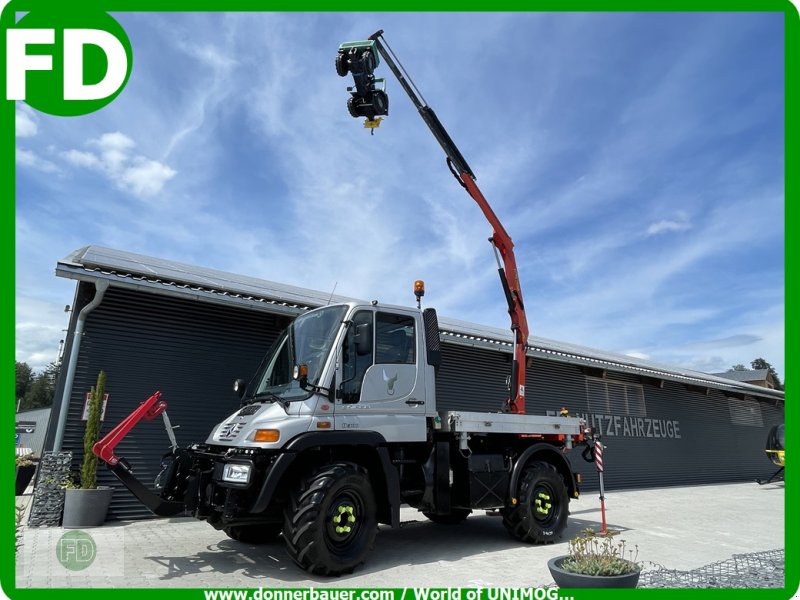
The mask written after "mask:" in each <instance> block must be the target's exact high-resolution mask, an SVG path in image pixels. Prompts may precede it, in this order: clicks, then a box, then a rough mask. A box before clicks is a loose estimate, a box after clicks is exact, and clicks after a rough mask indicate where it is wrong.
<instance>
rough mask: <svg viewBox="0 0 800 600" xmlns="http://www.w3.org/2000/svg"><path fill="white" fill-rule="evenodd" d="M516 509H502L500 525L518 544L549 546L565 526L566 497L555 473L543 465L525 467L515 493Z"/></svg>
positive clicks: (547, 465) (557, 474) (560, 480)
mask: <svg viewBox="0 0 800 600" xmlns="http://www.w3.org/2000/svg"><path fill="white" fill-rule="evenodd" d="M517 500H518V502H517V505H516V506H514V507H513V508H506V509H503V525H505V528H506V529H507V530H508V532H509V533H510V534H511V535H512V536H513V537H515V538H517V539H518V540H520V541H522V542H526V543H528V544H549V543H552V542H554V541H556V540H557V539H558V538H560V537H561V534H562V533H563V532H564V529H565V528H566V526H567V516H568V514H569V495H568V494H567V486H566V485H565V484H564V480H563V478H562V477H561V475H560V474H559V473H558V471H556V469H555V468H554V467H553V466H552V465H550V464H548V463H545V462H534V463H532V464H530V465H528V466H526V467H525V470H524V471H523V472H522V476H521V477H520V480H519V487H518V489H517Z"/></svg>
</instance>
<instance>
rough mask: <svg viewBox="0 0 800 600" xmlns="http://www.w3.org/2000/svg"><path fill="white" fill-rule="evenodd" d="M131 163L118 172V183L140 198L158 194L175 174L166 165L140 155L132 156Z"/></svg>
mask: <svg viewBox="0 0 800 600" xmlns="http://www.w3.org/2000/svg"><path fill="white" fill-rule="evenodd" d="M132 163H133V164H132V165H131V166H129V167H127V168H126V169H124V170H123V171H122V173H120V175H119V179H118V184H119V186H120V187H122V188H123V189H125V190H127V191H129V192H131V193H132V194H133V195H135V196H139V197H141V198H145V197H149V196H155V195H156V194H158V193H159V192H160V191H161V188H163V187H164V184H165V183H166V182H167V181H169V180H170V179H172V178H173V177H175V174H176V171H175V170H174V169H171V168H170V167H168V166H167V165H164V164H162V163H160V162H158V161H155V160H149V159H147V158H144V157H142V156H137V157H136V158H134V159H133V161H132Z"/></svg>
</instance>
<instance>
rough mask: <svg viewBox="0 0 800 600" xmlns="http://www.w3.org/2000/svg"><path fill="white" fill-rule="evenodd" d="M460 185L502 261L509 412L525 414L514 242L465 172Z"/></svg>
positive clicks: (522, 318) (523, 320) (524, 342)
mask: <svg viewBox="0 0 800 600" xmlns="http://www.w3.org/2000/svg"><path fill="white" fill-rule="evenodd" d="M460 179H461V182H462V183H463V184H464V187H465V188H466V190H467V192H468V193H469V195H470V196H472V199H473V200H475V202H476V203H477V204H478V206H479V207H480V209H481V211H482V212H483V215H484V216H485V217H486V219H487V220H488V221H489V223H490V224H491V226H492V228H493V230H494V231H493V233H492V237H490V238H489V241H490V242H491V244H492V246H493V247H494V249H495V257H497V253H499V254H500V259H502V266H501V265H500V260H499V259H498V261H497V267H498V268H497V271H498V273H499V275H500V282H501V283H502V285H503V291H504V292H505V295H506V302H507V303H508V314H509V316H510V317H511V331H512V332H513V333H514V360H513V362H512V368H511V386H510V392H511V393H510V397H509V400H508V409H509V411H510V412H514V413H518V414H524V413H525V364H526V349H527V346H528V334H529V331H528V318H527V316H526V315H525V303H524V302H523V301H522V287H521V286H520V283H519V271H518V270H517V259H516V257H515V256H514V242H513V241H511V236H510V235H508V232H507V231H506V230H505V227H503V224H502V223H501V222H500V219H498V218H497V215H496V214H495V212H494V210H492V207H491V206H490V205H489V202H488V201H487V200H486V198H485V197H484V195H483V193H482V192H481V190H480V189H479V188H478V185H477V184H476V183H475V180H474V179H473V177H472V176H471V175H470V174H469V173H467V172H466V171H465V172H462V173H461V174H460Z"/></svg>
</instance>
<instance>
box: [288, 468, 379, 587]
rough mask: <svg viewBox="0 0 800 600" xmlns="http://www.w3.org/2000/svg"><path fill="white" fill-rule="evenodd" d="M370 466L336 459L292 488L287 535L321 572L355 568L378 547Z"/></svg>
mask: <svg viewBox="0 0 800 600" xmlns="http://www.w3.org/2000/svg"><path fill="white" fill-rule="evenodd" d="M376 513H377V510H376V505H375V494H374V492H373V491H372V484H371V483H370V480H369V476H368V475H367V473H366V471H365V470H364V469H363V468H362V467H360V466H358V465H355V464H353V463H336V464H332V465H327V466H325V467H322V468H320V469H317V470H316V471H314V472H313V473H312V474H311V475H309V476H308V477H306V478H305V479H303V480H302V481H301V482H300V484H299V485H298V487H297V488H296V489H295V490H294V492H293V493H292V495H291V497H290V500H289V504H288V506H287V507H286V511H285V520H284V525H283V538H284V541H285V542H286V549H287V551H288V552H289V556H291V557H292V560H294V562H296V563H297V564H298V565H299V566H300V567H301V568H303V569H305V570H306V571H308V572H310V573H314V574H316V575H341V574H342V573H352V571H353V569H354V568H356V567H357V566H358V565H360V564H361V563H363V562H364V560H365V559H366V558H367V554H368V553H369V551H370V550H371V549H372V543H373V542H374V541H375V533H376V532H377V528H378V520H377V514H376Z"/></svg>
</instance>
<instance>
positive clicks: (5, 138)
mask: <svg viewBox="0 0 800 600" xmlns="http://www.w3.org/2000/svg"><path fill="white" fill-rule="evenodd" d="M87 4H88V3H87ZM91 5H92V8H94V9H101V10H104V11H107V12H171V11H175V12H184V11H186V12H236V11H280V10H284V11H303V12H306V11H309V10H320V11H335V10H339V9H340V7H339V6H337V5H336V4H334V3H333V2H330V0H328V1H326V2H320V1H317V2H308V3H307V4H306V5H303V6H300V7H299V6H298V5H297V3H296V2H286V1H283V2H272V3H270V2H266V1H264V0H261V1H252V0H250V1H248V0H228V1H227V2H226V1H223V0H193V1H192V2H188V1H185V0H184V1H180V0H104V1H103V0H101V1H99V2H96V3H95V2H93V3H91ZM395 6H398V5H395ZM483 6H485V4H484V3H479V2H475V1H474V0H473V1H472V2H468V3H462V4H459V5H456V4H452V3H450V2H442V1H441V0H440V1H439V2H434V3H431V2H423V1H421V0H406V1H405V2H403V4H402V9H401V10H403V11H434V10H454V9H456V10H475V11H479V10H485V8H482V7H483ZM48 7H53V8H54V9H55V8H60V9H61V10H63V7H64V4H63V3H62V2H55V1H52V0H49V1H48V0H45V1H38V2H37V1H36V0H12V1H11V2H9V3H8V4H7V5H6V6H5V7H4V8H3V10H2V15H0V31H2V33H3V43H2V44H0V81H2V89H3V95H2V98H1V99H0V190H2V195H1V196H0V198H2V203H0V249H2V252H3V256H5V257H6V259H5V260H6V263H5V264H6V267H5V271H6V272H7V273H9V274H12V275H13V274H14V269H15V267H14V265H15V256H16V253H15V212H16V211H15V201H16V194H15V192H16V182H15V176H16V173H15V145H16V142H15V137H14V118H15V117H14V115H15V112H14V102H12V101H9V100H6V99H5V80H6V53H5V31H6V29H7V28H8V27H10V26H12V25H13V24H14V14H15V13H16V12H26V11H31V10H34V9H36V10H43V9H44V10H46V9H47V8H48ZM504 10H505V11H515V10H517V11H519V10H526V11H532V10H536V11H555V12H579V11H586V12H600V11H603V12H782V13H784V18H785V38H784V39H785V64H784V73H785V79H784V82H785V100H784V114H785V130H784V132H785V160H784V169H785V224H792V225H794V224H796V223H797V222H798V219H797V213H798V206H797V201H798V191H797V190H798V179H800V176H798V172H797V171H793V170H792V169H790V168H788V165H792V164H794V165H798V164H800V157H798V122H799V121H800V108H798V107H800V16H799V15H798V10H797V8H796V7H795V6H794V5H793V4H792V3H791V2H790V1H789V0H729V1H725V0H697V1H695V0H652V1H649V2H648V1H645V0H605V2H598V1H597V0H594V1H593V0H561V1H559V0H540V1H538V2H535V3H522V2H519V1H518V0H517V1H510V2H509V1H506V2H501V3H500V4H495V5H494V6H493V8H492V11H504ZM134 50H135V49H134ZM790 108H794V109H795V110H790ZM790 134H791V135H790ZM790 198H791V199H792V200H793V202H790V201H789V199H790ZM784 227H785V230H786V231H788V227H786V225H785V226H784ZM784 237H785V244H786V246H785V258H786V264H788V258H789V257H790V256H796V254H795V252H797V251H798V250H800V248H798V246H800V241H798V238H793V237H792V236H786V235H785V236H784ZM785 281H786V299H785V305H786V306H787V307H797V306H798V304H797V302H798V301H800V295H799V294H798V293H797V287H796V286H797V281H796V278H795V277H794V276H793V274H792V273H791V272H790V271H789V270H788V269H787V270H786V279H785ZM15 289H16V286H15V285H14V286H5V287H4V288H2V292H0V294H2V296H0V307H2V320H0V340H2V341H0V364H5V365H8V366H7V367H6V368H2V369H0V389H6V390H11V389H12V387H13V385H14V383H13V382H14V379H15V377H14V375H13V371H12V369H11V363H12V357H13V355H14V354H15V352H14V350H15V348H14V343H13V341H14V340H15V314H16V311H15ZM785 331H786V332H800V324H799V323H798V311H797V310H796V308H795V309H792V310H788V311H787V312H786V322H785ZM785 344H786V359H787V360H786V373H787V374H786V375H785V378H786V379H787V381H786V389H787V395H788V396H791V394H792V393H793V392H792V390H793V389H795V388H794V385H795V381H794V376H793V375H792V372H794V371H796V369H797V356H798V345H800V336H798V335H797V333H795V334H794V335H789V336H786V342H785ZM799 410H800V409H798V407H797V406H795V405H794V404H793V403H792V402H789V403H788V404H787V406H786V418H785V421H786V422H792V423H797V422H798V412H799ZM13 411H14V406H13V402H7V403H6V406H5V407H3V408H1V409H0V419H2V421H1V422H2V427H3V429H6V428H7V427H8V424H10V423H14V412H13ZM5 439H7V440H8V441H7V442H3V443H2V444H0V445H1V446H2V447H7V446H8V447H10V445H11V441H10V440H11V437H10V436H7V437H6V438H5ZM790 439H791V440H792V441H790V443H789V445H790V446H791V445H792V443H794V442H793V440H794V439H796V437H795V435H794V434H791V435H790ZM10 453H11V449H10V448H9V454H10ZM9 464H10V463H9ZM7 468H8V467H5V466H4V467H3V471H2V472H3V475H2V477H3V480H4V481H9V480H10V476H8V475H7V474H6V473H7V471H6V469H7ZM793 468H794V467H792V466H790V467H789V468H788V469H787V470H786V473H787V475H786V498H787V501H786V502H785V505H786V507H787V509H788V508H789V507H790V506H791V507H797V506H798V505H800V494H799V493H798V488H800V480H798V479H796V478H795V477H794V476H793V473H794V471H793ZM5 487H7V488H8V489H10V488H11V487H13V486H10V485H8V486H5ZM789 500H791V501H789ZM12 502H14V501H13V500H11V501H10V500H8V499H7V498H3V499H0V506H2V513H3V514H5V515H6V517H5V518H0V543H3V544H11V540H12V539H13V538H14V526H13V525H14V520H13V517H12V515H13V514H14V505H13V504H12ZM784 531H785V549H786V579H785V585H786V587H785V588H783V589H736V590H731V589H688V590H687V589H680V590H650V589H646V590H642V589H636V590H576V591H574V592H570V593H569V595H570V596H573V597H575V598H588V597H592V598H627V597H629V596H631V595H632V594H635V595H637V596H649V597H651V598H655V597H658V598H664V597H668V598H677V597H680V598H686V599H689V600H691V599H692V598H720V599H723V598H724V599H725V600H729V599H730V600H737V599H739V598H745V597H747V598H751V597H757V598H763V599H769V600H783V599H785V598H790V597H792V596H793V595H794V593H795V592H796V590H797V589H798V584H800V558H799V557H798V549H799V548H800V540H798V538H797V536H796V535H788V532H790V531H791V532H798V531H800V518H798V513H797V510H796V508H792V509H791V510H786V511H785V525H784ZM0 582H2V587H3V591H4V592H5V593H6V594H8V595H9V597H12V598H15V599H16V598H21V599H26V598H36V597H39V596H42V595H45V594H47V595H51V596H52V595H56V594H57V595H58V597H59V598H104V597H106V596H107V595H108V594H109V590H108V589H89V590H87V589H84V588H81V589H67V588H47V589H18V588H17V587H16V575H15V564H14V562H11V561H8V560H4V561H2V562H0ZM320 589H324V588H322V587H321V588H320ZM143 591H144V589H114V590H113V592H112V593H113V594H114V597H115V598H120V599H127V598H139V597H140V596H141V594H142V592H143ZM146 592H147V593H148V594H149V595H152V594H155V595H157V596H164V597H170V598H176V599H177V598H195V599H197V598H202V597H204V596H202V593H203V589H202V588H191V589H189V588H146ZM400 595H401V590H400V589H399V588H397V592H396V598H400ZM678 595H680V596H678Z"/></svg>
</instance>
